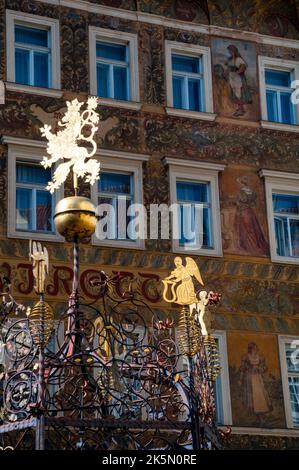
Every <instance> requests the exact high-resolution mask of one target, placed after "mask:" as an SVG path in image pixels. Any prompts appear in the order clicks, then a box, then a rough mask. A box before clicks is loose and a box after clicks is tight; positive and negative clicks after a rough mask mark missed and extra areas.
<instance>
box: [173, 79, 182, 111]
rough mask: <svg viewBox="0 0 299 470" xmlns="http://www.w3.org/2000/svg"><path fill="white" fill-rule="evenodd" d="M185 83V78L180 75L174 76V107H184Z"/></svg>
mask: <svg viewBox="0 0 299 470" xmlns="http://www.w3.org/2000/svg"><path fill="white" fill-rule="evenodd" d="M183 84H184V79H183V78H179V77H173V79H172V89H173V106H174V108H178V109H182V108H183Z"/></svg>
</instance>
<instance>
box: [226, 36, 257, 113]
mask: <svg viewBox="0 0 299 470" xmlns="http://www.w3.org/2000/svg"><path fill="white" fill-rule="evenodd" d="M227 49H228V51H229V53H230V56H229V58H228V60H227V62H226V64H225V65H226V67H227V72H226V73H227V78H228V82H229V86H230V91H231V99H232V101H234V102H235V103H236V104H237V109H236V111H235V112H234V114H233V115H234V116H243V115H244V114H245V112H246V110H245V106H244V105H245V104H247V103H252V96H251V92H250V88H249V86H248V84H247V79H246V69H247V63H246V62H245V60H244V59H243V57H242V56H241V54H240V53H239V50H238V48H237V47H236V46H234V45H230V46H228V48H227Z"/></svg>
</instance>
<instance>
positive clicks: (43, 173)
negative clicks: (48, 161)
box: [3, 136, 63, 241]
mask: <svg viewBox="0 0 299 470" xmlns="http://www.w3.org/2000/svg"><path fill="white" fill-rule="evenodd" d="M12 142H13V143H12ZM16 142H19V143H16ZM31 142H32V141H28V142H26V140H23V139H18V138H13V137H12V138H11V137H8V136H4V137H3V143H6V144H8V212H9V213H8V236H9V237H14V238H28V239H29V238H34V239H36V240H53V241H55V240H62V238H61V237H60V236H59V235H58V234H57V233H56V231H55V225H54V222H53V215H54V209H55V204H56V201H57V200H59V199H61V198H62V197H63V188H60V189H59V190H58V191H56V192H55V194H54V195H51V194H50V192H49V191H48V190H47V189H46V186H47V184H48V182H49V181H50V180H51V177H52V170H51V169H47V170H45V169H44V168H43V167H42V166H41V165H40V162H41V160H42V158H43V149H42V146H43V145H44V144H43V142H41V143H36V141H35V142H34V144H33V145H35V146H31V145H30V144H31ZM38 144H40V145H41V147H40V148H38V147H37V145H38Z"/></svg>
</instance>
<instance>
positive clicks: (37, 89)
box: [5, 82, 63, 98]
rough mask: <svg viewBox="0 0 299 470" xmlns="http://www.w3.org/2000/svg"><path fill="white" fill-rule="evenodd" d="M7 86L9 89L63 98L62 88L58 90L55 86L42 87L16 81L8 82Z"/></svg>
mask: <svg viewBox="0 0 299 470" xmlns="http://www.w3.org/2000/svg"><path fill="white" fill-rule="evenodd" d="M5 88H6V90H9V91H17V92H20V93H30V94H32V95H40V96H49V97H51V98H61V97H62V94H63V92H62V90H56V89H54V88H41V87H35V86H30V85H22V84H20V83H14V82H6V83H5Z"/></svg>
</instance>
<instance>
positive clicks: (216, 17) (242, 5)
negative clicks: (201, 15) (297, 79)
mask: <svg viewBox="0 0 299 470" xmlns="http://www.w3.org/2000/svg"><path fill="white" fill-rule="evenodd" d="M208 6H209V14H210V21H211V24H213V25H216V26H225V27H228V28H235V29H240V30H245V31H255V32H258V33H261V34H269V35H271V36H278V37H289V38H294V39H296V38H298V37H299V30H298V11H297V9H296V6H295V2H292V1H291V0H267V1H266V2H265V1H264V0H243V1H242V2H236V1H235V0H208Z"/></svg>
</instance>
